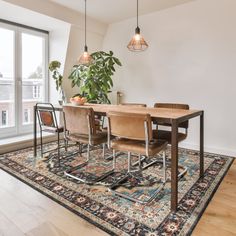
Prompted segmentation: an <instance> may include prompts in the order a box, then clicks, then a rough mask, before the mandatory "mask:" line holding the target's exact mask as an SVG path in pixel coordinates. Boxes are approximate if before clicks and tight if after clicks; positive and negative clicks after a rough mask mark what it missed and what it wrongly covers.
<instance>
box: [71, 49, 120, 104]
mask: <svg viewBox="0 0 236 236" xmlns="http://www.w3.org/2000/svg"><path fill="white" fill-rule="evenodd" d="M91 57H92V59H93V63H91V64H90V65H75V66H73V68H72V72H71V74H70V75H69V79H70V80H71V86H72V87H74V86H78V87H79V89H80V94H76V95H75V96H78V95H79V96H82V97H86V99H87V101H88V102H90V103H108V104H110V103H111V102H110V100H109V98H108V93H110V92H111V91H110V90H111V88H112V87H113V81H112V76H113V75H114V72H115V71H116V70H115V66H116V65H118V66H121V62H120V60H119V59H118V58H116V57H114V56H113V52H112V51H109V53H107V52H104V51H99V52H94V53H92V54H91Z"/></svg>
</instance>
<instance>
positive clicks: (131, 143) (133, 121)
mask: <svg viewBox="0 0 236 236" xmlns="http://www.w3.org/2000/svg"><path fill="white" fill-rule="evenodd" d="M107 117H108V146H109V147H110V148H112V150H113V157H114V158H113V161H114V162H115V161H116V151H121V152H127V153H128V169H127V173H126V175H125V176H124V177H123V178H122V179H120V180H119V181H117V182H116V183H114V184H113V185H112V186H110V188H109V190H110V191H111V192H113V193H114V194H116V195H118V196H120V197H123V198H126V199H129V200H132V201H135V202H139V203H148V202H150V201H151V200H153V199H154V198H155V197H156V196H157V194H158V193H159V192H160V190H161V189H162V188H163V187H164V185H165V182H166V167H165V150H166V146H167V142H166V141H163V140H157V139H153V135H152V121H151V116H150V115H149V114H137V113H126V112H108V114H107ZM111 136H113V137H115V138H114V139H112V140H111V139H110V137H111ZM160 152H162V153H163V155H162V158H163V180H162V185H161V187H159V188H157V189H156V191H155V192H154V193H153V195H152V196H150V198H149V199H148V200H146V201H144V200H140V199H137V198H134V197H131V196H128V195H126V194H123V193H120V192H118V191H115V189H116V188H117V187H118V186H119V185H120V183H121V182H123V181H125V180H126V179H127V178H129V177H133V175H132V170H131V169H132V166H131V153H135V154H138V155H139V160H140V159H141V156H142V155H144V156H146V157H150V156H155V155H156V154H158V153H160ZM139 167H140V168H139V169H140V170H142V166H141V161H140V162H139ZM114 168H116V165H115V164H114Z"/></svg>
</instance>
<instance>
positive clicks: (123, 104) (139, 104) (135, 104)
mask: <svg viewBox="0 0 236 236" xmlns="http://www.w3.org/2000/svg"><path fill="white" fill-rule="evenodd" d="M120 105H122V106H133V107H147V105H146V104H143V103H121V104H120Z"/></svg>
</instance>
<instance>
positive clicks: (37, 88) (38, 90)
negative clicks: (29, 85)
mask: <svg viewBox="0 0 236 236" xmlns="http://www.w3.org/2000/svg"><path fill="white" fill-rule="evenodd" d="M33 98H41V87H40V86H38V85H35V86H33Z"/></svg>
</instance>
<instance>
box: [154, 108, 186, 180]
mask: <svg viewBox="0 0 236 236" xmlns="http://www.w3.org/2000/svg"><path fill="white" fill-rule="evenodd" d="M154 107H155V108H170V109H183V110H189V105H188V104H177V103H155V104H154ZM156 124H157V129H156V130H154V131H153V137H154V138H158V139H163V140H166V141H167V142H168V144H171V131H170V130H163V129H159V128H158V126H159V125H161V126H165V127H171V125H170V124H167V123H160V122H158V123H156ZM188 126H189V122H188V121H185V122H183V123H180V124H179V126H178V128H179V129H182V130H183V131H180V130H179V131H178V136H177V137H178V142H181V141H183V140H185V139H186V138H187V135H188ZM182 168H183V169H184V170H183V171H182V172H181V173H180V174H179V178H180V177H182V176H183V175H184V174H185V173H186V172H187V168H185V167H182Z"/></svg>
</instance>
